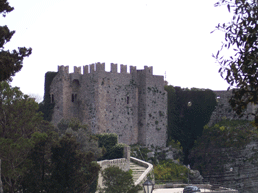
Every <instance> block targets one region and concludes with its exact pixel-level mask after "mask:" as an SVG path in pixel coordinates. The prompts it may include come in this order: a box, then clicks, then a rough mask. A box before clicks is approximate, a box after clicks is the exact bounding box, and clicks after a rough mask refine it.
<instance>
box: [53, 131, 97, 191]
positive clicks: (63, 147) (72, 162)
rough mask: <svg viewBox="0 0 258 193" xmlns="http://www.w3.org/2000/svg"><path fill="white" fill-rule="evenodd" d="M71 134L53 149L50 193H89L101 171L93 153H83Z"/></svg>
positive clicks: (65, 136)
mask: <svg viewBox="0 0 258 193" xmlns="http://www.w3.org/2000/svg"><path fill="white" fill-rule="evenodd" d="M79 148H80V144H79V143H77V142H76V140H75V138H74V137H72V135H71V134H66V135H64V136H63V137H62V138H61V139H60V140H59V142H58V143H56V144H55V145H54V146H52V148H51V152H52V156H51V161H52V165H53V168H52V172H51V173H52V175H51V182H52V183H51V186H50V190H49V191H48V192H87V191H88V190H89V188H90V185H91V183H93V182H94V181H95V180H96V178H97V177H98V171H99V169H100V167H99V165H98V164H97V163H94V162H92V161H94V160H93V157H94V156H93V153H91V152H88V153H87V154H86V153H83V152H81V151H80V150H79Z"/></svg>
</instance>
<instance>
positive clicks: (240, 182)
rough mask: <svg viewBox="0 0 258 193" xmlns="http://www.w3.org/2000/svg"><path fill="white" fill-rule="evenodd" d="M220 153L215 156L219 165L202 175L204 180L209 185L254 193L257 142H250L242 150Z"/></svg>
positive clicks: (224, 150) (226, 149) (257, 177)
mask: <svg viewBox="0 0 258 193" xmlns="http://www.w3.org/2000/svg"><path fill="white" fill-rule="evenodd" d="M220 151H221V152H223V153H222V154H218V155H216V156H217V159H218V160H219V163H218V164H217V165H216V164H213V165H212V168H214V169H213V170H212V171H210V174H207V175H203V177H204V179H205V180H207V181H208V182H210V184H219V185H220V186H222V187H228V188H233V189H237V190H238V191H239V192H241V193H242V192H244V193H256V192H257V185H258V160H257V158H258V154H257V152H258V141H252V142H250V143H249V144H247V145H246V146H245V147H243V148H239V149H236V148H222V149H220ZM214 152H216V150H214ZM217 152H218V151H217ZM231 168H232V169H231Z"/></svg>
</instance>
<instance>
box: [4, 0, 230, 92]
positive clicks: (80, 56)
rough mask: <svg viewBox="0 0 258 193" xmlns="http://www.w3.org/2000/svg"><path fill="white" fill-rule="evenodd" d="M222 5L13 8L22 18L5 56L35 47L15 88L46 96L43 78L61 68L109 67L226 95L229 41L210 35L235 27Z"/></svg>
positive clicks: (62, 3)
mask: <svg viewBox="0 0 258 193" xmlns="http://www.w3.org/2000/svg"><path fill="white" fill-rule="evenodd" d="M215 2H216V0H196V1H193V0H184V1H174V0H155V1H152V0H128V1H124V0H117V1H114V0H108V1H107V0H103V1H99V0H94V1H93V0H74V1H71V0H22V1H21V0H9V3H10V5H11V6H13V7H14V8H15V10H14V11H13V12H11V13H9V14H7V16H6V17H5V18H3V17H2V18H1V25H8V27H9V28H10V29H11V30H15V31H16V33H15V35H14V36H13V38H12V39H11V41H10V43H8V44H6V46H5V49H10V50H12V49H17V47H23V46H26V47H31V48H32V49H33V51H32V55H31V56H30V57H29V58H26V59H25V60H24V63H23V64H24V67H23V68H22V70H21V72H19V73H17V75H16V76H15V77H14V80H13V82H12V85H13V86H18V87H20V88H21V90H22V91H23V92H24V93H26V94H32V95H38V96H40V97H43V95H44V75H45V73H46V72H47V71H57V66H58V65H68V66H70V72H73V66H83V65H88V64H92V63H96V62H105V63H106V71H109V70H110V63H117V64H126V65H128V71H129V66H137V69H143V67H144V66H145V65H146V66H153V72H154V74H155V75H165V73H166V80H167V81H168V82H169V84H171V85H174V86H181V87H188V88H191V87H196V88H210V89H213V90H225V89H227V86H228V85H227V83H226V82H225V81H224V80H223V79H222V78H221V77H220V75H219V73H218V69H219V65H218V64H217V63H216V61H215V59H214V58H212V53H216V52H217V50H218V49H219V48H220V46H221V41H223V38H224V34H223V33H221V32H215V33H212V34H211V33H210V32H211V31H212V30H214V29H215V26H216V25H217V24H218V23H223V22H227V21H230V15H229V14H228V13H227V8H226V7H219V8H216V7H214V3H215Z"/></svg>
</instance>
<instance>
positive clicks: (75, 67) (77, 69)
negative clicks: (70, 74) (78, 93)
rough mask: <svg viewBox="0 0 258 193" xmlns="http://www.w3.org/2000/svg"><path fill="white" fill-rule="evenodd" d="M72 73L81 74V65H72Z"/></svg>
mask: <svg viewBox="0 0 258 193" xmlns="http://www.w3.org/2000/svg"><path fill="white" fill-rule="evenodd" d="M74 73H76V74H81V67H77V66H74Z"/></svg>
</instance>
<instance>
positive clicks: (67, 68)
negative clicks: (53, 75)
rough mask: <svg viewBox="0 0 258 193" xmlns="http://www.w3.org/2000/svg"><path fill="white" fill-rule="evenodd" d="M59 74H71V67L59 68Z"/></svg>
mask: <svg viewBox="0 0 258 193" xmlns="http://www.w3.org/2000/svg"><path fill="white" fill-rule="evenodd" d="M58 72H64V73H67V74H69V66H63V65H62V66H58Z"/></svg>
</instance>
